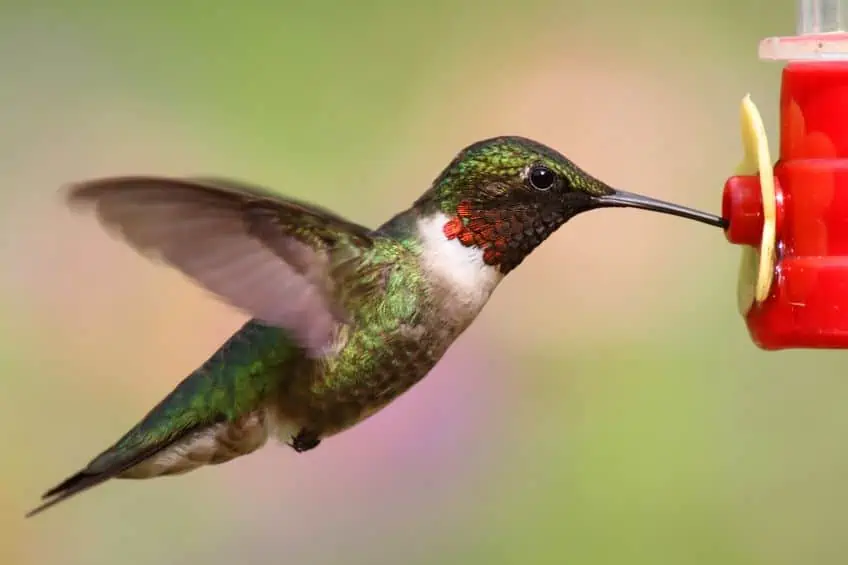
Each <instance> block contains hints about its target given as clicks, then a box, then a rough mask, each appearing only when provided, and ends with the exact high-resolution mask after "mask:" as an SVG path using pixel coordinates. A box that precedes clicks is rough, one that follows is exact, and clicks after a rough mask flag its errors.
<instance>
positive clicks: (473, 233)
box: [442, 201, 522, 266]
mask: <svg viewBox="0 0 848 565" xmlns="http://www.w3.org/2000/svg"><path fill="white" fill-rule="evenodd" d="M513 227H516V228H517V229H518V232H517V233H515V234H514V233H513V231H514V230H513ZM521 229H522V226H521V222H510V221H508V220H507V219H506V218H504V217H503V214H502V212H501V211H499V210H483V211H479V212H474V211H473V209H472V204H471V203H470V202H468V201H463V202H460V203H459V205H458V206H457V208H456V216H454V217H453V218H451V219H450V220H448V222H447V223H446V224H445V225H444V227H443V228H442V231H443V232H444V234H445V237H446V238H448V239H458V240H459V242H460V243H462V245H464V246H466V247H472V246H473V247H478V248H479V249H482V250H483V261H484V262H485V263H486V264H487V265H492V266H496V265H500V264H501V262H502V261H503V259H504V253H505V252H506V250H507V249H508V248H509V240H510V239H511V238H512V237H514V236H518V235H520V233H521Z"/></svg>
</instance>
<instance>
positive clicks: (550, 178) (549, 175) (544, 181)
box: [527, 165, 557, 190]
mask: <svg viewBox="0 0 848 565" xmlns="http://www.w3.org/2000/svg"><path fill="white" fill-rule="evenodd" d="M527 179H528V180H529V181H530V185H531V186H532V187H533V188H535V189H536V190H550V188H551V187H552V186H553V185H554V183H556V180H557V175H556V173H555V172H553V171H552V170H550V169H549V168H548V167H545V166H544V165H535V166H533V167H532V168H531V169H530V171H529V172H528V173H527Z"/></svg>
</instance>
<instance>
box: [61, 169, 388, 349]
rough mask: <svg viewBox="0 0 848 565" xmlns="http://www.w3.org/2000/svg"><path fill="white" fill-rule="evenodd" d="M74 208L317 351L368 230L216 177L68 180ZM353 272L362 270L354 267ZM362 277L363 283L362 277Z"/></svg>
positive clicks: (340, 311) (347, 289)
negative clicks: (93, 213)
mask: <svg viewBox="0 0 848 565" xmlns="http://www.w3.org/2000/svg"><path fill="white" fill-rule="evenodd" d="M68 202H69V204H70V205H71V206H72V207H74V208H87V209H93V210H94V211H96V213H97V216H98V218H99V220H100V222H101V223H102V224H103V225H104V226H105V227H106V228H107V229H108V230H109V231H110V232H112V233H113V234H116V235H118V236H120V237H121V238H122V239H123V240H124V241H126V242H127V243H129V244H130V245H131V246H133V247H134V248H135V249H136V250H137V251H139V252H140V253H142V254H143V255H145V256H147V257H149V258H152V259H156V260H160V261H163V262H165V263H166V264H169V265H171V266H173V267H176V268H177V269H179V270H180V271H182V272H183V273H184V274H185V275H187V276H188V277H190V278H191V279H193V280H194V281H196V282H197V283H199V284H200V285H201V286H203V287H205V288H206V289H207V290H209V291H211V292H213V293H214V294H216V295H217V296H218V297H220V298H222V299H223V300H224V301H226V302H228V303H229V304H231V305H232V306H235V307H237V308H239V309H241V310H243V311H246V312H248V313H249V314H251V315H252V316H253V317H255V318H257V319H259V320H261V321H263V322H266V323H268V324H270V325H274V326H278V327H281V328H285V329H286V330H288V331H289V332H290V333H291V334H292V336H293V337H294V338H295V340H296V341H297V342H298V344H299V345H301V346H302V347H303V348H304V349H306V350H307V351H308V352H309V353H310V354H311V355H313V356H321V355H324V354H325V353H326V351H327V346H328V345H329V342H330V340H331V336H332V332H333V330H334V328H335V327H337V325H338V324H340V323H346V322H347V321H348V319H349V318H348V313H347V310H346V308H345V305H346V302H347V300H348V299H349V298H350V296H351V293H353V294H356V292H357V291H364V292H367V291H368V290H369V289H368V288H361V289H356V288H353V287H355V286H356V285H357V282H356V281H357V280H360V281H367V280H370V279H369V277H355V276H351V275H352V274H355V273H357V272H358V270H359V269H360V268H366V269H367V267H366V266H365V265H362V264H360V262H359V261H358V260H359V259H360V257H361V256H362V252H363V251H364V250H367V249H368V248H370V247H371V246H372V244H373V240H372V238H371V235H370V234H371V232H370V230H368V229H367V228H365V227H363V226H361V225H358V224H355V223H353V222H349V221H347V220H345V219H344V218H341V217H340V216H338V215H336V214H334V213H332V212H330V211H327V210H324V209H321V208H319V207H317V206H313V205H310V204H306V203H303V202H299V201H296V200H294V199H284V198H282V197H280V196H277V195H275V194H273V193H271V192H269V191H267V190H265V189H262V188H259V187H255V186H252V185H248V184H244V183H239V182H236V181H227V180H222V179H204V178H165V177H152V176H151V177H143V176H139V177H116V178H105V179H100V180H94V181H89V182H85V183H82V184H79V185H76V186H73V187H71V190H70V192H69V194H68ZM360 274H361V273H360ZM362 284H365V283H362Z"/></svg>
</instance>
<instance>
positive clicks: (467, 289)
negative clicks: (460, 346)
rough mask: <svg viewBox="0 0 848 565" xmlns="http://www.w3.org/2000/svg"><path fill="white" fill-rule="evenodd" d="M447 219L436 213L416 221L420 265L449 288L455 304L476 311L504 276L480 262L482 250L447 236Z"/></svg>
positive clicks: (474, 312)
mask: <svg viewBox="0 0 848 565" xmlns="http://www.w3.org/2000/svg"><path fill="white" fill-rule="evenodd" d="M449 220H450V218H449V217H448V216H447V215H445V214H443V213H441V212H440V213H437V214H434V215H431V216H427V217H424V218H421V219H420V220H418V232H419V236H420V238H421V251H422V254H421V261H422V266H423V267H424V268H425V269H426V270H427V272H429V273H430V275H431V276H433V277H434V278H435V279H436V280H437V281H439V282H441V283H442V284H443V285H444V286H445V287H447V288H448V289H451V295H452V298H453V300H454V301H455V304H456V306H462V307H465V308H467V309H468V310H470V312H469V313H470V314H472V315H476V314H477V312H479V311H480V309H481V308H482V307H483V306H484V305H485V304H486V301H488V300H489V296H491V294H492V291H493V290H495V287H496V286H497V285H498V283H499V282H500V281H501V279H502V278H503V275H502V274H501V272H500V271H499V270H498V269H497V268H496V267H493V266H491V265H487V264H486V263H485V262H484V261H483V250H482V249H480V248H478V247H474V246H471V247H466V246H464V245H462V243H460V242H459V241H458V240H456V239H448V238H447V237H446V236H445V234H444V231H443V230H444V226H445V224H446V223H448V221H449Z"/></svg>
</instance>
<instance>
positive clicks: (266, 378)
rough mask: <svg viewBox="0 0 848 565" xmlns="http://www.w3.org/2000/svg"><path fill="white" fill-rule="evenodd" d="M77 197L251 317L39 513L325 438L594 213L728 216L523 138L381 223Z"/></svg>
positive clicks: (249, 189)
mask: <svg viewBox="0 0 848 565" xmlns="http://www.w3.org/2000/svg"><path fill="white" fill-rule="evenodd" d="M66 196H67V202H68V205H69V206H70V207H71V208H72V209H77V210H82V211H89V212H92V213H94V214H95V215H96V217H97V218H98V220H99V222H100V223H101V225H102V226H103V227H104V228H105V229H106V231H108V232H110V233H112V234H113V235H115V236H116V237H118V238H119V239H122V240H123V241H124V242H126V243H127V244H128V245H130V246H131V247H132V248H134V249H135V250H136V251H137V252H139V253H140V254H141V255H143V256H146V257H148V258H150V259H153V260H156V261H159V262H161V263H163V264H165V265H168V266H171V267H173V268H176V269H178V270H179V271H181V272H182V273H183V274H184V275H185V276H187V277H188V278H189V279H191V280H193V281H194V282H195V283H196V284H198V285H199V286H201V287H203V288H205V289H206V290H207V291H209V292H210V293H211V294H213V295H215V296H216V297H217V298H218V299H220V300H222V301H224V302H225V303H228V304H229V305H231V306H232V307H234V308H236V309H238V310H240V311H242V312H244V313H245V314H246V315H248V316H249V317H250V319H249V320H248V321H247V322H246V323H245V324H244V325H243V326H242V327H241V328H240V329H238V331H236V332H235V334H234V335H232V337H230V338H229V339H228V340H227V341H226V342H225V343H224V344H223V345H221V347H220V348H219V349H217V351H215V352H214V353H212V354H211V356H210V357H209V358H208V359H207V360H206V361H205V362H204V363H203V364H202V365H200V367H199V368H198V369H196V370H195V371H194V372H192V373H190V374H189V375H188V376H187V377H186V378H184V379H183V380H182V381H181V382H180V383H179V384H178V385H177V386H176V388H174V389H173V391H172V392H171V393H170V394H168V395H167V396H166V397H165V398H164V399H163V400H161V401H160V402H159V404H157V405H156V406H154V407H153V408H152V409H151V410H150V411H149V412H148V413H147V414H146V415H145V416H144V417H143V418H142V419H141V420H140V421H139V422H138V423H137V424H136V425H135V426H134V427H132V428H131V429H130V430H129V431H128V432H126V433H125V434H124V435H123V436H122V437H120V439H118V440H117V441H116V442H115V443H114V444H113V445H112V446H111V447H109V448H108V449H106V450H105V451H103V452H102V453H100V454H99V455H97V456H96V457H95V458H94V459H92V460H91V461H90V462H89V463H88V464H87V465H86V466H85V467H84V468H82V469H81V470H80V471H78V472H77V473H75V474H73V475H71V476H70V477H68V478H67V479H65V480H64V481H62V482H61V483H59V484H58V485H57V486H55V487H53V488H51V489H50V490H48V491H47V492H46V493H45V494H44V495H43V497H42V504H41V505H40V506H38V507H37V508H35V509H34V510H32V511H30V512H29V513H28V514H27V516H32V515H35V514H37V513H39V512H42V511H44V510H45V509H47V508H49V507H51V506H53V505H55V504H57V503H59V502H61V501H64V500H67V499H68V498H70V497H72V496H74V495H76V494H79V493H81V492H83V491H86V490H88V489H90V488H92V487H94V486H97V485H100V484H101V483H103V482H105V481H107V480H109V479H112V478H119V479H148V478H153V477H162V476H167V475H178V474H182V473H186V472H189V471H192V470H194V469H197V468H199V467H202V466H205V465H217V464H220V463H224V462H226V461H230V460H232V459H235V458H237V457H240V456H243V455H247V454H250V453H252V452H254V451H256V450H257V449H259V448H260V447H262V446H263V445H265V444H266V442H267V441H268V439H269V438H273V439H275V440H277V441H279V442H281V443H283V444H286V445H288V446H290V447H291V448H292V449H293V450H294V451H295V452H298V453H303V452H306V451H309V450H312V449H314V448H316V447H317V446H318V445H320V444H321V442H322V441H323V440H325V439H327V438H329V437H331V436H333V435H336V434H338V433H340V432H342V431H345V430H348V429H350V428H351V427H353V426H355V425H356V424H358V423H360V422H362V421H363V420H365V419H366V418H368V417H370V416H372V415H374V414H376V413H377V412H379V411H380V410H381V409H383V408H384V407H386V406H387V405H388V404H390V403H391V402H392V401H393V400H394V399H396V398H398V397H399V396H400V395H402V394H404V393H405V392H406V391H408V390H409V389H410V388H411V387H412V386H413V385H415V384H416V383H418V382H419V381H421V380H422V379H423V378H424V377H425V376H426V375H427V373H428V372H429V371H430V370H431V369H432V368H433V367H434V366H435V365H436V363H437V362H438V361H439V359H440V358H441V357H442V356H443V355H444V354H445V352H446V351H447V349H448V348H449V347H450V346H451V344H453V343H454V341H456V339H457V338H458V337H459V336H460V335H461V334H462V333H463V332H464V331H465V330H466V329H467V328H468V327H469V325H470V324H471V323H472V322H473V321H474V319H475V318H476V317H477V315H478V314H479V313H480V311H481V309H482V308H483V306H484V305H485V304H486V303H487V302H488V300H489V298H490V296H491V295H492V293H493V291H494V290H495V288H496V287H497V286H498V284H499V283H500V282H501V281H502V280H503V279H504V277H505V276H506V275H508V274H509V273H510V272H512V271H513V270H514V269H515V268H516V267H518V266H519V265H520V264H521V263H522V262H523V261H524V259H525V258H526V257H527V256H528V255H530V254H531V253H532V252H533V250H534V249H536V248H537V247H538V246H539V245H540V244H541V243H542V242H543V241H545V240H546V239H547V238H548V237H549V236H550V235H551V234H553V233H554V232H555V231H556V230H557V229H558V228H559V227H560V226H562V225H563V224H564V223H566V222H567V221H568V220H569V219H571V218H573V217H574V216H576V215H578V214H580V213H582V212H586V211H589V210H595V209H599V208H611V207H630V208H641V209H643V210H651V211H654V212H661V213H666V214H672V215H675V216H678V217H682V218H688V219H691V220H695V221H697V222H701V223H704V224H708V225H712V226H716V227H721V228H726V221H725V220H724V219H723V218H721V217H720V216H715V215H712V214H708V213H705V212H701V211H698V210H694V209H691V208H687V207H683V206H679V205H676V204H672V203H669V202H664V201H661V200H656V199H653V198H649V197H646V196H641V195H638V194H633V193H630V192H625V191H622V190H617V189H614V188H612V187H611V186H609V185H607V184H605V183H604V182H602V181H600V180H598V179H597V178H595V177H593V176H591V175H590V174H588V173H587V172H585V171H584V170H582V169H581V168H579V167H578V166H577V165H576V164H575V163H573V162H572V161H570V160H569V159H568V158H566V157H565V156H564V155H562V154H560V153H559V152H557V151H556V150H554V149H552V148H550V147H548V146H546V145H543V144H541V143H539V142H536V141H533V140H531V139H527V138H524V137H518V136H501V137H493V138H489V139H485V140H482V141H478V142H476V143H473V144H471V145H469V146H467V147H465V148H464V149H462V150H461V151H460V152H459V153H458V154H457V155H456V156H455V158H454V159H453V160H452V161H451V162H450V163H449V164H448V165H447V166H446V167H445V168H444V170H443V171H442V172H441V173H440V174H439V175H438V177H437V178H436V179H435V180H434V181H433V182H432V184H431V185H430V187H429V189H427V190H426V192H424V193H423V194H422V195H421V196H420V197H419V198H418V199H417V200H415V201H414V202H413V204H412V205H411V206H410V207H409V208H407V209H406V210H403V211H401V212H399V213H398V214H396V215H394V216H393V217H391V218H390V219H389V220H388V221H386V222H385V223H383V224H382V225H381V226H379V227H378V228H376V229H369V228H367V227H364V226H362V225H359V224H357V223H355V222H352V221H349V220H347V219H345V218H343V217H341V216H339V215H337V214H335V213H333V212H331V211H329V210H326V209H323V208H320V207H318V206H315V205H313V204H310V203H307V202H302V201H299V200H295V199H293V198H284V197H282V196H280V195H278V194H277V193H275V192H273V191H270V190H267V189H265V188H262V187H259V186H254V185H252V184H248V183H244V182H241V181H234V180H229V179H223V178H206V177H203V178H201V177H197V178H194V177H191V178H190V177H185V178H182V177H172V178H168V177H159V176H125V177H114V178H103V179H97V180H91V181H86V182H82V183H79V184H76V185H73V186H71V187H70V189H69V190H68V191H67V193H66Z"/></svg>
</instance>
